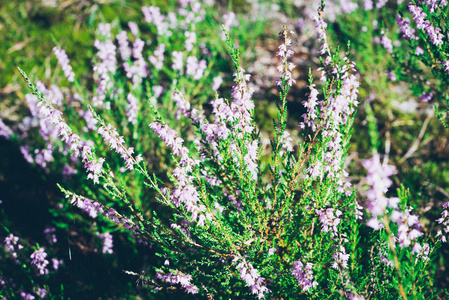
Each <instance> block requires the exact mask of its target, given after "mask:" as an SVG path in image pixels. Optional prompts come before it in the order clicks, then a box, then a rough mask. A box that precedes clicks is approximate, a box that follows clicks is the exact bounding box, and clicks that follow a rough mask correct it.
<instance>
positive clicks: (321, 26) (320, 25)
mask: <svg viewBox="0 0 449 300" xmlns="http://www.w3.org/2000/svg"><path fill="white" fill-rule="evenodd" d="M312 19H313V20H314V21H315V25H316V26H315V28H316V30H317V31H318V41H319V42H321V48H320V49H321V51H320V53H321V54H324V53H326V51H328V49H329V46H328V44H327V37H326V28H327V24H326V22H324V20H323V18H322V17H321V16H319V17H317V16H314V17H313V18H312Z"/></svg>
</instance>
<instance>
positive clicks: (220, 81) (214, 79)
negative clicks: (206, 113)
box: [212, 76, 223, 91]
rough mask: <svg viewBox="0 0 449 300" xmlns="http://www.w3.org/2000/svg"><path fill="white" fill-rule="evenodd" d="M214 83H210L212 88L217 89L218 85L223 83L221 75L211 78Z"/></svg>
mask: <svg viewBox="0 0 449 300" xmlns="http://www.w3.org/2000/svg"><path fill="white" fill-rule="evenodd" d="M213 81H214V84H213V85H212V90H214V91H217V90H218V88H219V87H220V85H221V84H222V83H223V78H222V77H221V76H217V77H214V78H213Z"/></svg>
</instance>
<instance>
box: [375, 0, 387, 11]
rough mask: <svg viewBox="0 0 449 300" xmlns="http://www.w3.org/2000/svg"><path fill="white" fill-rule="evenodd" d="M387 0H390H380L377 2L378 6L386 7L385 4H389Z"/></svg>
mask: <svg viewBox="0 0 449 300" xmlns="http://www.w3.org/2000/svg"><path fill="white" fill-rule="evenodd" d="M387 2H388V0H378V1H377V3H376V8H377V9H379V8H382V7H384V5H385V4H387Z"/></svg>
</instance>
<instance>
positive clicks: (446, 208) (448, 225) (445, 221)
mask: <svg viewBox="0 0 449 300" xmlns="http://www.w3.org/2000/svg"><path fill="white" fill-rule="evenodd" d="M442 206H443V212H442V213H441V218H439V219H438V220H437V222H438V223H439V224H441V225H442V226H443V230H441V229H439V230H438V232H437V235H436V236H437V237H438V236H441V242H443V243H446V242H447V237H446V234H449V202H445V203H443V205H442ZM443 232H444V234H443Z"/></svg>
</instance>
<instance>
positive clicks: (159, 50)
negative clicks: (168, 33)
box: [148, 44, 182, 70]
mask: <svg viewBox="0 0 449 300" xmlns="http://www.w3.org/2000/svg"><path fill="white" fill-rule="evenodd" d="M164 51H165V44H159V45H158V46H157V47H156V49H154V52H153V55H150V56H148V60H149V61H150V63H152V64H153V66H154V67H155V68H156V69H158V70H162V67H163V63H164ZM181 68H182V67H181Z"/></svg>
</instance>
